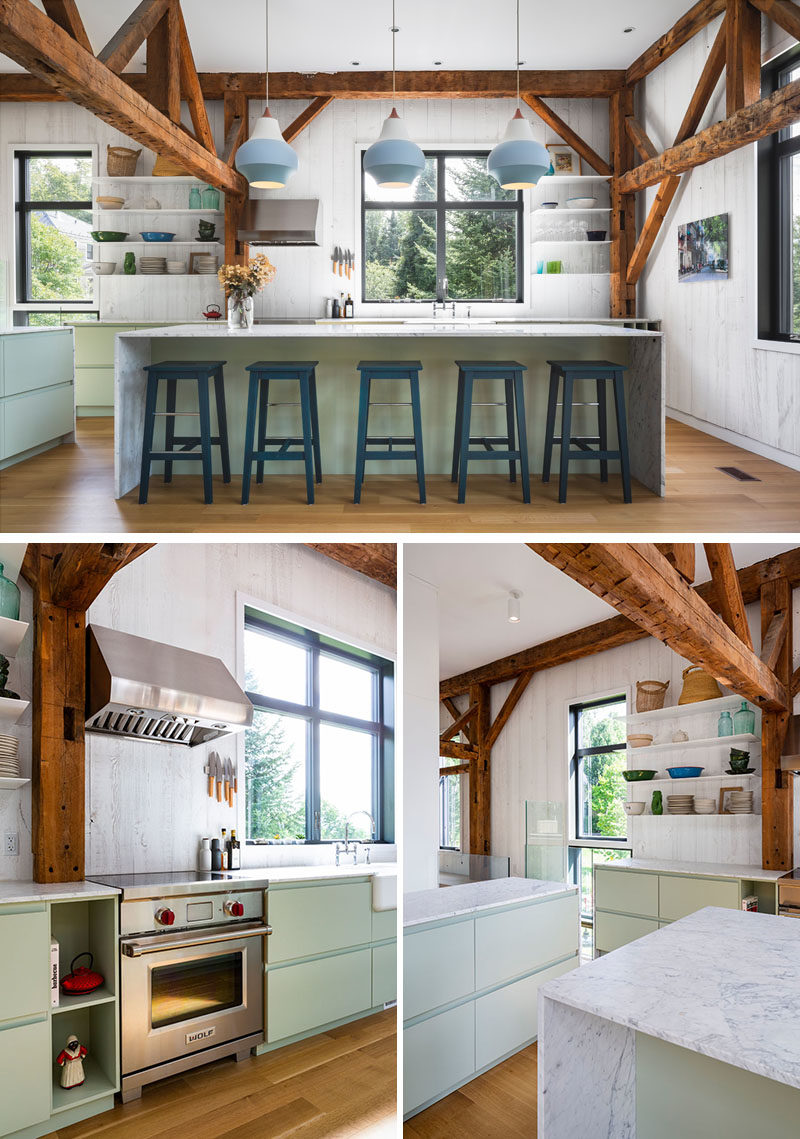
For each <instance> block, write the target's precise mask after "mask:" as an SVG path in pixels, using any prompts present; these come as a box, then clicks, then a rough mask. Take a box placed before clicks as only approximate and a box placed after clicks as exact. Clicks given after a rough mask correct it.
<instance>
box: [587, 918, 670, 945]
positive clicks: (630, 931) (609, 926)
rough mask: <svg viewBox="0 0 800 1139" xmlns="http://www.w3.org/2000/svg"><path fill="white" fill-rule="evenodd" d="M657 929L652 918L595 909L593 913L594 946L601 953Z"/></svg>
mask: <svg viewBox="0 0 800 1139" xmlns="http://www.w3.org/2000/svg"><path fill="white" fill-rule="evenodd" d="M656 929H658V922H657V921H655V920H653V919H652V918H635V917H630V916H629V915H628V914H606V913H603V911H602V910H595V915H594V947H595V949H599V950H600V951H601V952H602V953H610V952H611V950H612V949H619V947H620V946H621V945H627V944H628V942H629V941H636V939H637V937H644V936H645V934H647V933H653V931H654V930H656Z"/></svg>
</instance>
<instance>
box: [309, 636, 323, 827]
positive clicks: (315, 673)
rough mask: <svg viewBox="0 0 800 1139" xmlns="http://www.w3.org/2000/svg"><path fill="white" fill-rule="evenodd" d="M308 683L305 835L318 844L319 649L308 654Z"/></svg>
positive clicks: (319, 825)
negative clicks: (307, 814)
mask: <svg viewBox="0 0 800 1139" xmlns="http://www.w3.org/2000/svg"><path fill="white" fill-rule="evenodd" d="M309 670H310V671H309V682H310V698H311V699H310V703H311V710H312V711H311V722H310V731H311V741H310V746H309V755H308V769H307V771H308V795H309V805H310V812H309V818H308V820H307V825H306V833H307V834H308V836H309V838H311V839H312V841H314V842H319V841H320V838H321V835H322V801H321V796H320V780H319V760H320V755H319V750H320V710H319V649H318V648H316V647H315V648H312V649H311V650H310V652H309Z"/></svg>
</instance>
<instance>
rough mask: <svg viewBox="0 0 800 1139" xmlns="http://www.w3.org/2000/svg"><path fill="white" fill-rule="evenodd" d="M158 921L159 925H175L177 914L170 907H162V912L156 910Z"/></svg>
mask: <svg viewBox="0 0 800 1139" xmlns="http://www.w3.org/2000/svg"><path fill="white" fill-rule="evenodd" d="M156 921H157V922H158V924H159V925H173V924H174V922H175V914H174V913H173V911H172V910H171V909H169V907H168V906H162V907H161V909H160V910H156Z"/></svg>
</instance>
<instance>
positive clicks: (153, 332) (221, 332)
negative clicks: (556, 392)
mask: <svg viewBox="0 0 800 1139" xmlns="http://www.w3.org/2000/svg"><path fill="white" fill-rule="evenodd" d="M365 329H368V333H366V332H365ZM365 335H369V336H370V337H373V336H379V337H381V338H383V337H398V336H399V337H403V336H432V337H459V336H469V337H473V336H477V337H487V336H490V337H497V336H503V337H505V336H523V337H536V338H541V337H560V338H563V337H564V336H565V335H567V336H569V337H596V336H602V337H603V338H606V337H608V338H609V339H612V340H630V339H650V340H652V339H656V340H657V339H660V338H661V337H662V336H663V333H661V332H651V331H649V330H648V329H645V328H624V327H621V326H620V325H611V324H600V323H593V322H591V321H586V322H584V323H578V324H569V326H568V328H565V325H564V324H561V323H559V322H557V321H553V322H542V323H540V322H538V321H532V322H530V323H528V322H526V321H520V322H518V323H505V322H504V323H503V324H494V323H492V324H487V323H485V322H484V321H481V320H475V321H446V320H437V321H433V320H431V321H410V320H398V321H396V322H394V323H389V322H387V323H376V322H373V321H364V322H363V323H361V322H359V321H357V320H356V321H344V320H343V321H339V322H338V323H337V322H336V321H331V322H330V323H328V322H327V321H320V322H319V323H318V324H317V323H315V324H289V323H287V324H256V325H254V326H253V327H252V328H250V329H234V330H232V329H230V328H228V325H227V323H222V324H219V323H208V322H207V323H205V324H173V325H164V326H162V327H158V328H142V329H139V330H137V331H135V332H122V333H120V336H121V337H123V338H124V339H126V340H132V339H136V338H138V339H147V338H155V337H157V338H159V339H161V338H163V337H171V338H176V339H177V338H181V339H182V338H184V337H192V338H198V337H199V338H202V339H204V340H228V339H234V340H260V339H264V338H269V339H272V338H273V337H276V338H284V337H291V338H292V339H301V340H306V339H311V340H321V339H331V338H333V339H339V340H341V339H346V340H347V339H353V338H355V339H358V338H360V337H363V336H365Z"/></svg>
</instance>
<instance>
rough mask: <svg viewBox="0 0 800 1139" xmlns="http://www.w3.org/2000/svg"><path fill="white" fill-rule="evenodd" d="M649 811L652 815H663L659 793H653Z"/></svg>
mask: <svg viewBox="0 0 800 1139" xmlns="http://www.w3.org/2000/svg"><path fill="white" fill-rule="evenodd" d="M650 810H651V811H652V812H653V814H654V815H663V814H664V799H663V796H662V794H661V792H660V791H654V792H653V802H652V803H651V805H650Z"/></svg>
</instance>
